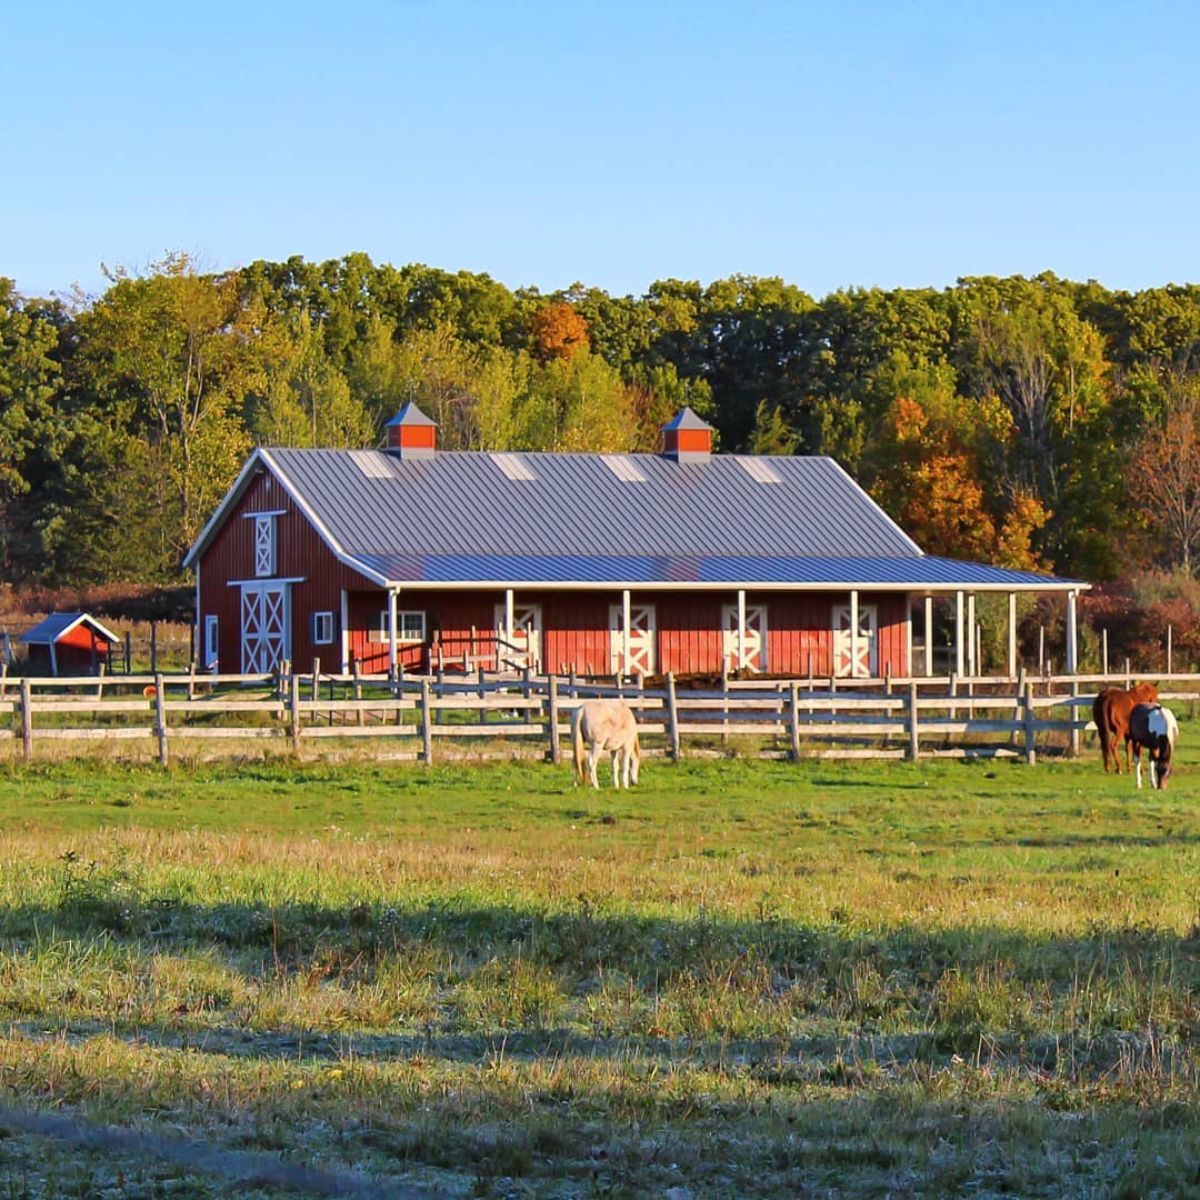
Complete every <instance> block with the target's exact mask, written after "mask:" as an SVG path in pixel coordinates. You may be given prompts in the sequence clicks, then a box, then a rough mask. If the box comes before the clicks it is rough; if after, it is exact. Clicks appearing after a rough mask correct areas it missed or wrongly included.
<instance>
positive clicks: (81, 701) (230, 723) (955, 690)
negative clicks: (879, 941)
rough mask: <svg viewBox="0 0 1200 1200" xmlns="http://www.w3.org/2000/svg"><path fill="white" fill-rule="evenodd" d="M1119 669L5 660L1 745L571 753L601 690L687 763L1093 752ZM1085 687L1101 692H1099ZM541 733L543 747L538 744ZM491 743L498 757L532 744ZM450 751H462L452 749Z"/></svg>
mask: <svg viewBox="0 0 1200 1200" xmlns="http://www.w3.org/2000/svg"><path fill="white" fill-rule="evenodd" d="M1126 682H1127V680H1126V678H1125V676H1124V675H1120V676H1107V677H1106V676H1096V675H1087V676H1043V677H1039V678H1036V679H1034V678H1026V677H1025V676H1024V675H1022V676H1020V677H1019V678H1018V679H1016V680H1013V679H1003V678H997V677H995V676H989V677H980V678H977V679H962V680H959V679H955V678H954V677H953V676H949V677H938V678H912V679H907V678H905V679H890V678H888V679H882V680H845V679H823V680H813V679H805V680H743V681H734V680H728V681H722V683H721V686H720V688H719V689H716V690H685V689H683V688H681V687H677V686H676V681H675V679H674V677H672V676H667V677H666V679H665V680H664V681H663V683H662V686H659V687H647V686H644V684H642V683H638V682H635V681H625V680H619V679H616V680H609V681H596V680H582V679H578V678H576V677H574V676H554V675H550V676H535V675H533V674H531V673H529V672H526V673H524V674H522V675H519V676H518V675H513V674H511V673H510V674H506V675H495V674H491V675H489V674H487V673H486V672H483V671H479V672H477V673H476V675H475V676H472V677H463V676H457V677H454V678H447V677H446V676H445V675H444V674H438V675H434V676H429V675H425V676H401V677H399V678H395V679H390V678H388V677H386V676H364V675H327V674H322V673H320V672H319V671H313V672H310V673H306V674H301V673H298V672H295V671H283V672H278V673H275V674H270V675H198V674H195V673H189V674H177V675H166V674H162V673H159V674H154V675H144V676H116V677H107V678H105V677H101V678H91V677H89V678H78V679H64V678H59V679H47V678H32V677H23V678H12V677H7V676H6V675H5V674H4V673H3V670H2V669H0V742H3V741H5V740H14V741H15V740H16V739H19V740H20V743H21V754H22V756H23V757H24V759H25V760H26V761H32V760H33V758H34V754H35V750H36V747H37V746H38V745H39V744H42V743H45V742H93V743H94V742H97V741H102V742H116V741H133V742H137V741H142V742H143V743H149V744H150V745H152V746H154V747H155V748H156V750H157V757H158V759H159V761H160V762H162V763H167V762H169V761H170V756H171V747H172V745H175V746H176V747H178V746H179V745H180V744H181V743H187V742H195V741H212V740H246V739H254V740H258V739H268V740H281V741H284V742H286V743H290V747H291V749H292V750H293V751H299V750H300V748H301V746H302V745H303V744H304V743H305V742H310V741H314V740H315V739H360V738H390V739H399V745H398V746H397V749H398V751H399V752H398V753H396V754H393V755H390V757H399V758H411V759H415V760H419V761H422V762H425V763H432V762H433V761H435V757H437V756H438V755H435V746H447V747H448V749H449V746H452V745H453V744H454V743H455V742H459V743H466V742H473V743H475V745H476V750H475V751H474V756H479V755H480V748H479V745H480V742H481V741H482V742H496V741H504V742H507V741H509V740H510V739H518V741H519V742H521V743H524V744H525V745H526V747H527V749H526V751H525V752H524V753H526V754H528V753H530V752H532V753H534V754H536V755H537V756H538V757H548V758H549V759H550V760H551V761H552V762H556V763H557V762H560V761H561V757H562V750H563V739H564V738H566V739H569V737H570V718H571V715H572V713H573V711H574V709H575V708H576V707H577V705H578V704H579V703H580V702H581V701H582V700H585V699H587V698H589V697H593V696H596V697H613V696H621V697H623V698H624V699H625V700H626V701H627V702H628V703H629V704H631V705H632V706H633V707H634V708H635V709H636V710H637V711H638V720H639V724H640V728H641V731H642V734H643V738H644V743H645V751H646V752H647V753H648V754H651V755H654V754H660V755H667V756H669V757H670V758H672V759H674V760H676V761H678V760H679V759H681V758H683V757H685V755H687V754H723V753H729V752H730V747H731V743H730V738H733V737H742V738H751V739H754V742H753V745H752V746H745V747H743V748H744V749H746V750H747V752H753V753H756V754H760V755H764V756H774V757H787V758H791V759H793V760H800V759H803V758H821V757H836V758H843V759H844V758H907V759H909V760H912V761H916V760H917V759H920V758H926V757H1014V758H1016V757H1019V758H1024V759H1025V761H1027V762H1029V763H1034V762H1036V761H1037V758H1038V755H1039V754H1046V753H1053V754H1058V755H1062V754H1078V753H1079V750H1080V744H1081V737H1082V735H1083V734H1084V732H1085V731H1087V730H1089V729H1091V728H1093V727H1092V725H1091V723H1090V716H1091V701H1092V698H1093V696H1094V694H1095V688H1096V687H1097V686H1107V685H1117V686H1124V685H1125V684H1126ZM1160 683H1161V684H1162V686H1163V693H1162V694H1163V698H1164V699H1168V700H1176V701H1187V702H1193V701H1195V700H1196V699H1197V696H1198V695H1200V693H1198V692H1197V691H1196V690H1195V689H1196V687H1197V685H1198V684H1200V675H1174V676H1171V677H1170V678H1169V679H1168V678H1167V677H1165V676H1164V677H1162V679H1161V680H1160ZM1085 689H1086V690H1085ZM539 743H540V744H539ZM483 749H484V751H485V752H486V753H488V754H491V755H492V756H504V757H509V756H513V755H514V754H515V755H520V754H521V753H522V751H521V750H519V749H517V748H515V747H512V746H510V747H508V749H507V750H496V749H492V750H490V751H488V750H487V748H486V746H485V747H484V748H483ZM438 754H440V755H443V756H450V754H449V753H448V751H439V752H438Z"/></svg>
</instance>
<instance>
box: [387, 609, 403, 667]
mask: <svg viewBox="0 0 1200 1200" xmlns="http://www.w3.org/2000/svg"><path fill="white" fill-rule="evenodd" d="M397 640H398V638H397V632H396V589H395V588H388V674H389V675H390V676H391V677H392V678H393V679H395V677H396V667H397V665H398V663H399V661H400V658H399V655H398V654H397V652H396V642H397Z"/></svg>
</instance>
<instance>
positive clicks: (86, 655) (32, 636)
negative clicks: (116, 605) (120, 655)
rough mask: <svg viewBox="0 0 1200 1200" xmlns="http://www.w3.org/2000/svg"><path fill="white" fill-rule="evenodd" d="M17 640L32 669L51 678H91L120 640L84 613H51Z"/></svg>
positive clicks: (106, 661)
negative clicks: (22, 645) (44, 672)
mask: <svg viewBox="0 0 1200 1200" xmlns="http://www.w3.org/2000/svg"><path fill="white" fill-rule="evenodd" d="M20 640H21V641H22V642H23V643H24V644H25V645H26V646H28V647H29V661H30V664H31V665H32V666H33V667H34V669H36V670H45V671H49V673H50V674H51V675H95V674H96V672H97V670H98V669H99V667H100V664H101V663H103V664H105V665H107V664H108V662H109V655H110V653H111V652H112V648H113V647H114V646H117V645H119V644H120V641H121V639H120V638H119V637H118V636H117V635H116V634H115V633H113V632H111V631H110V630H108V629H105V627H104V626H103V625H101V624H100V622H99V621H97V620H96V619H95V617H90V616H88V614H87V613H51V614H50V615H49V616H48V617H46V618H45V620H43V621H39V622H38V623H37V624H36V625H34V626H33V628H32V629H28V630H26V631H25V633H23V634H22V635H21V639H20Z"/></svg>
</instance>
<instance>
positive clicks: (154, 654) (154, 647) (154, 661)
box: [150, 621, 158, 675]
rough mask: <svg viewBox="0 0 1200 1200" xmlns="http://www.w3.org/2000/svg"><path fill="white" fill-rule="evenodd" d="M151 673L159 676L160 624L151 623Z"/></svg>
mask: <svg viewBox="0 0 1200 1200" xmlns="http://www.w3.org/2000/svg"><path fill="white" fill-rule="evenodd" d="M150 673H151V674H152V675H157V674H158V622H157V621H151V622H150Z"/></svg>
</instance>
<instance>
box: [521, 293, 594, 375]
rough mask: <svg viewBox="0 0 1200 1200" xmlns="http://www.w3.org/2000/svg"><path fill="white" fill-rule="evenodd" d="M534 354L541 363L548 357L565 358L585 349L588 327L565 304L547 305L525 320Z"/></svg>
mask: <svg viewBox="0 0 1200 1200" xmlns="http://www.w3.org/2000/svg"><path fill="white" fill-rule="evenodd" d="M529 332H530V334H531V335H532V337H533V346H534V352H535V353H536V354H537V356H538V358H539V359H541V360H542V362H549V360H550V359H552V358H562V359H569V358H570V357H571V356H572V355H573V354H575V353H576V351H579V350H586V349H588V345H589V343H588V324H587V321H585V320H584V319H583V317H581V316H580V315H579V313H577V312H576V311H575V310H574V309H573V308H572V307H571V306H570V305H569V304H564V303H561V302H560V303H557V304H547V305H546V306H545V307H544V308H539V309H538V310H537V312H535V313H534V314H533V316H532V317H531V318H530V321H529Z"/></svg>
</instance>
